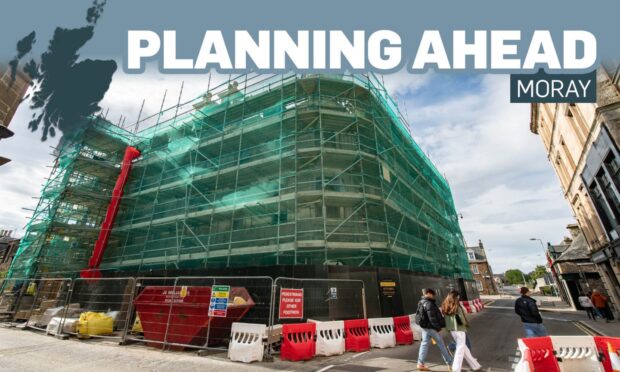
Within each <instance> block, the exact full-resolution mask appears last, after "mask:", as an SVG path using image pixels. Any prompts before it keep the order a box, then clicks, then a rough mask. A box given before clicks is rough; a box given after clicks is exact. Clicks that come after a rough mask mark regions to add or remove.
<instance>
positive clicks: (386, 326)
mask: <svg viewBox="0 0 620 372" xmlns="http://www.w3.org/2000/svg"><path fill="white" fill-rule="evenodd" d="M368 328H369V329H370V346H371V347H377V348H380V349H384V348H386V347H394V346H396V336H395V335H394V320H393V319H392V318H371V319H368Z"/></svg>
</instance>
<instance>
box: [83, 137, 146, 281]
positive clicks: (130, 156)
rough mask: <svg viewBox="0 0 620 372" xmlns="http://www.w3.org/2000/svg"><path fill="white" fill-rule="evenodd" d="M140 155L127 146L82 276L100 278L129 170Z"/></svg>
mask: <svg viewBox="0 0 620 372" xmlns="http://www.w3.org/2000/svg"><path fill="white" fill-rule="evenodd" d="M138 156H140V150H138V149H137V148H135V147H132V146H127V148H126V149H125V156H124V157H123V163H122V164H121V173H120V174H119V175H118V178H117V179H116V184H115V185H114V190H113V191H112V198H111V199H110V204H108V210H107V212H106V214H105V219H104V220H103V223H102V224H101V231H99V237H98V238H97V241H96V242H95V249H93V254H92V256H91V257H90V260H89V261H88V268H86V269H84V270H82V271H81V272H80V276H81V277H82V278H100V277H101V272H100V271H99V264H101V259H102V258H103V252H104V251H105V248H106V246H107V245H108V239H109V238H110V231H111V230H112V226H113V225H114V219H115V218H116V214H117V213H118V207H119V206H120V204H121V197H122V196H123V189H124V188H125V184H126V183H127V179H128V178H129V172H130V171H131V162H132V161H133V160H134V159H135V158H137V157H138Z"/></svg>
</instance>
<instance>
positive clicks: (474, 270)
mask: <svg viewBox="0 0 620 372" xmlns="http://www.w3.org/2000/svg"><path fill="white" fill-rule="evenodd" d="M471 271H472V272H473V273H474V274H480V272H479V271H478V265H472V266H471Z"/></svg>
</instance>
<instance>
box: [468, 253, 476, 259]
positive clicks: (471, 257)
mask: <svg viewBox="0 0 620 372" xmlns="http://www.w3.org/2000/svg"><path fill="white" fill-rule="evenodd" d="M467 255H468V256H469V260H470V261H473V260H475V259H476V255H475V254H474V252H471V251H470V252H467Z"/></svg>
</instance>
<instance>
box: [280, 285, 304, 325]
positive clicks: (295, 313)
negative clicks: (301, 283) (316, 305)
mask: <svg viewBox="0 0 620 372" xmlns="http://www.w3.org/2000/svg"><path fill="white" fill-rule="evenodd" d="M303 317H304V290H303V289H293V288H280V319H302V318H303Z"/></svg>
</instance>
